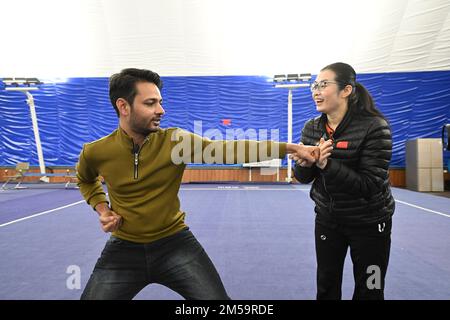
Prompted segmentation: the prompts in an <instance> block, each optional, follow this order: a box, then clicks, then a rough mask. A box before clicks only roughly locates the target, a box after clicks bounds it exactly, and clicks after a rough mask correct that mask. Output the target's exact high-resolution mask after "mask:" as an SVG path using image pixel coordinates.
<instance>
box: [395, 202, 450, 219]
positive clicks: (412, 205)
mask: <svg viewBox="0 0 450 320" xmlns="http://www.w3.org/2000/svg"><path fill="white" fill-rule="evenodd" d="M395 202H399V203H402V204H406V205H407V206H410V207H413V208H417V209H421V210H424V211H428V212H431V213H435V214H438V215H440V216H444V217H447V218H450V214H445V213H442V212H439V211H435V210H431V209H427V208H424V207H420V206H416V205H415V204H412V203H409V202H405V201H401V200H397V199H396V200H395Z"/></svg>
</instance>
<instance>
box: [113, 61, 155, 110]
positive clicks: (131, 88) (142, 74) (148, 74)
mask: <svg viewBox="0 0 450 320" xmlns="http://www.w3.org/2000/svg"><path fill="white" fill-rule="evenodd" d="M138 82H151V83H154V84H155V85H156V86H157V87H158V88H159V89H160V90H161V89H162V85H163V83H162V80H161V78H160V77H159V74H157V73H156V72H153V71H150V70H145V69H135V68H128V69H123V70H122V71H121V72H120V73H116V74H113V75H112V76H111V78H109V99H110V100H111V104H112V105H113V107H114V110H116V113H117V116H118V117H120V113H119V110H118V109H117V106H116V101H117V99H119V98H123V99H125V100H126V101H127V102H128V103H129V104H130V106H133V101H134V97H136V94H137V89H136V83H138Z"/></svg>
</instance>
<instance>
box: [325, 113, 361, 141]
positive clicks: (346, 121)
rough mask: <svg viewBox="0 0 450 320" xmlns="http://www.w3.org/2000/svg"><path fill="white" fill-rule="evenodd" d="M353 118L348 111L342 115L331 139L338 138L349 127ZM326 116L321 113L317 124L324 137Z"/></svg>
mask: <svg viewBox="0 0 450 320" xmlns="http://www.w3.org/2000/svg"><path fill="white" fill-rule="evenodd" d="M352 119H353V116H352V113H351V111H350V110H347V112H346V113H345V115H344V118H343V119H342V121H341V123H339V125H338V126H337V128H336V130H335V131H334V134H333V138H334V139H336V138H338V137H339V135H340V134H342V132H343V131H345V129H346V128H347V127H348V126H349V124H350V122H351V121H352ZM327 121H328V120H327V115H326V114H325V113H322V115H321V116H320V119H319V123H318V124H317V126H318V128H319V129H320V130H322V132H323V133H324V134H325V135H326V132H327V130H326V128H325V125H326V123H327Z"/></svg>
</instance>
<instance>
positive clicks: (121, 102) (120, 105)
mask: <svg viewBox="0 0 450 320" xmlns="http://www.w3.org/2000/svg"><path fill="white" fill-rule="evenodd" d="M116 107H117V110H119V114H120V115H121V116H128V115H129V114H130V105H129V104H128V102H127V100H125V99H123V98H119V99H117V100H116Z"/></svg>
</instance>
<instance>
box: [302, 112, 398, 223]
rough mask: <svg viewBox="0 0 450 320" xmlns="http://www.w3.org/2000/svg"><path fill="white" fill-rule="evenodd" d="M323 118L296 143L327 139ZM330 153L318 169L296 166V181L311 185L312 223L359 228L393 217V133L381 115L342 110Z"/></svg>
mask: <svg viewBox="0 0 450 320" xmlns="http://www.w3.org/2000/svg"><path fill="white" fill-rule="evenodd" d="M326 119H327V118H326V115H325V114H323V115H322V116H319V117H317V118H315V119H311V120H310V121H308V122H307V123H306V124H305V126H304V128H303V130H302V138H301V141H302V142H303V143H304V144H305V145H316V144H317V143H318V142H319V140H320V138H321V137H323V138H324V139H325V140H327V139H329V137H328V134H327V131H326V129H325V123H326ZM333 140H334V143H333V151H332V153H331V156H330V158H328V163H327V165H326V167H325V168H324V169H323V170H321V169H319V168H317V167H316V166H315V165H313V166H312V167H311V168H304V167H300V166H295V171H294V175H295V177H296V178H297V180H298V181H300V182H301V183H310V182H311V181H313V180H314V183H313V185H312V187H311V192H310V196H311V198H312V199H313V200H314V202H315V204H316V206H315V212H316V219H317V221H318V222H321V223H324V224H336V223H338V224H345V225H363V224H368V223H378V222H381V221H383V220H385V219H387V218H389V217H390V216H392V214H393V213H394V208H395V201H394V198H393V197H392V194H391V189H390V183H389V173H388V167H389V162H390V160H391V156H392V135H391V131H390V128H389V125H388V124H387V122H386V121H385V120H384V119H382V118H380V117H375V116H373V117H370V116H359V115H355V114H352V113H350V112H347V114H346V115H345V117H344V119H343V120H342V121H341V123H340V124H339V126H338V127H337V128H336V131H335V133H334V134H333Z"/></svg>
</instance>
